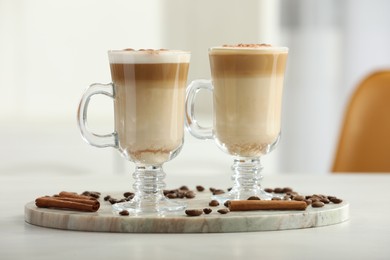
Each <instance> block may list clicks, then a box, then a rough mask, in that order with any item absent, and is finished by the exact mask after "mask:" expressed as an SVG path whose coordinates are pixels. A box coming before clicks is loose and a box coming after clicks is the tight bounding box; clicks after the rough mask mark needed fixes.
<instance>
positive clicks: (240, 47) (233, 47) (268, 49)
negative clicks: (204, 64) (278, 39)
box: [209, 43, 288, 54]
mask: <svg viewBox="0 0 390 260" xmlns="http://www.w3.org/2000/svg"><path fill="white" fill-rule="evenodd" d="M209 51H210V52H213V53H214V52H217V53H225V54H228V53H237V52H240V53H246V52H249V53H251V52H255V53H287V52H288V48H287V47H274V46H272V45H271V44H266V43H239V44H224V45H222V46H217V47H212V48H210V49H209Z"/></svg>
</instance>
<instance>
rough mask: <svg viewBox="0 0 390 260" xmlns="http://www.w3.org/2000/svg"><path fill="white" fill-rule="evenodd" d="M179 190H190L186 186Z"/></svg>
mask: <svg viewBox="0 0 390 260" xmlns="http://www.w3.org/2000/svg"><path fill="white" fill-rule="evenodd" d="M179 190H190V189H189V188H188V187H187V186H186V185H183V186H181V187H180V188H179Z"/></svg>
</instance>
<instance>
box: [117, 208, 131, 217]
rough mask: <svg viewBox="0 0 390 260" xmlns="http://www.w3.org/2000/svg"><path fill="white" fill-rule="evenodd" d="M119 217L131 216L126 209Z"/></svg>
mask: <svg viewBox="0 0 390 260" xmlns="http://www.w3.org/2000/svg"><path fill="white" fill-rule="evenodd" d="M119 215H121V216H128V215H130V213H129V212H128V211H127V210H125V209H124V210H122V211H120V212H119Z"/></svg>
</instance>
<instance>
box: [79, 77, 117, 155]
mask: <svg viewBox="0 0 390 260" xmlns="http://www.w3.org/2000/svg"><path fill="white" fill-rule="evenodd" d="M97 94H103V95H106V96H108V97H110V98H112V99H113V98H114V86H113V84H112V83H109V84H99V83H95V84H92V85H90V86H89V87H88V88H87V90H86V91H85V92H84V94H83V96H82V98H81V100H80V104H79V107H78V110H77V123H78V125H79V128H80V132H81V135H82V137H83V139H84V140H85V141H86V142H87V143H88V144H90V145H93V146H96V147H110V146H111V147H115V148H117V147H118V140H117V135H116V133H115V132H114V133H111V134H106V135H98V134H95V133H92V132H91V131H89V129H88V127H87V112H88V105H89V101H90V100H91V97H92V96H94V95H97Z"/></svg>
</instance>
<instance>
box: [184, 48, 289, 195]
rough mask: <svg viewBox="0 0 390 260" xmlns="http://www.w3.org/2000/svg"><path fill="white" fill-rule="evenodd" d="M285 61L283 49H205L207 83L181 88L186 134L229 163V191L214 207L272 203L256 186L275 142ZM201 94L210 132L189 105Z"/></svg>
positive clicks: (279, 119)
mask: <svg viewBox="0 0 390 260" xmlns="http://www.w3.org/2000/svg"><path fill="white" fill-rule="evenodd" d="M287 55H288V48H286V47H270V46H263V45H259V46H251V45H248V46H224V47H214V48H210V49H209V59H210V68H211V76H212V82H211V81H210V80H195V81H193V82H192V83H191V84H190V85H189V87H188V88H187V97H186V127H187V130H188V131H189V132H190V133H191V134H192V135H193V136H194V137H196V138H199V139H213V140H215V142H216V143H217V145H218V147H219V148H221V149H222V150H223V151H224V152H226V153H228V154H230V155H232V156H233V157H234V162H233V165H232V170H233V175H232V179H233V187H232V189H231V190H230V191H229V192H228V193H225V194H222V195H215V196H214V197H213V198H214V199H217V200H219V201H220V202H224V201H226V200H238V199H240V200H241V199H243V200H246V199H248V198H249V197H251V196H256V197H258V198H260V199H272V197H273V195H272V194H269V193H267V192H265V191H264V190H263V189H262V187H261V185H260V181H261V179H262V175H261V170H262V168H263V167H262V165H261V163H260V157H261V156H263V155H265V154H267V153H269V152H271V151H272V150H273V149H274V148H275V146H276V144H277V143H278V141H279V138H280V129H281V127H280V126H281V107H282V92H283V81H284V72H285V67H286V61H287ZM202 89H205V90H209V91H211V92H212V93H213V127H202V126H200V125H199V124H198V123H197V121H196V118H195V111H194V107H195V105H194V101H195V97H196V95H197V93H198V92H199V91H200V90H202Z"/></svg>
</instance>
